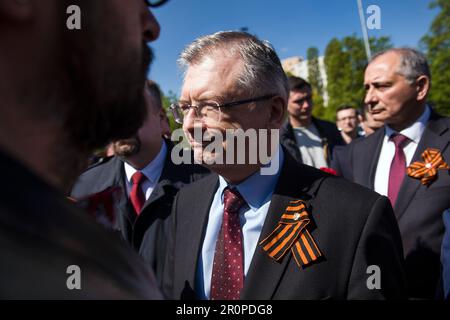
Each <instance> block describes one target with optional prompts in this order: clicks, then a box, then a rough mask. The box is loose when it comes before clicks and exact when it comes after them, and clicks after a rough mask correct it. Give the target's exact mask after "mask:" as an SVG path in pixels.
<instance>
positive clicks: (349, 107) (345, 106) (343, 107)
mask: <svg viewBox="0 0 450 320" xmlns="http://www.w3.org/2000/svg"><path fill="white" fill-rule="evenodd" d="M347 109H353V110H355V111H356V112H358V110H356V108H354V107H353V106H351V105H349V104H344V105H342V106H340V107H338V108H337V109H336V114H337V113H338V112H339V111H342V110H347Z"/></svg>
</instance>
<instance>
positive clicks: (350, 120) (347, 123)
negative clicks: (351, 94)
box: [336, 109, 358, 134]
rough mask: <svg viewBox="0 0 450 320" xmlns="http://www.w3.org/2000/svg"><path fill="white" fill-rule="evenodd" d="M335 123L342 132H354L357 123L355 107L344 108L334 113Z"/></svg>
mask: <svg viewBox="0 0 450 320" xmlns="http://www.w3.org/2000/svg"><path fill="white" fill-rule="evenodd" d="M336 125H337V126H338V128H340V129H341V130H342V131H343V132H344V133H347V134H350V133H353V132H355V130H356V126H357V125H358V118H357V116H356V110H355V109H344V110H341V111H339V112H338V113H337V114H336Z"/></svg>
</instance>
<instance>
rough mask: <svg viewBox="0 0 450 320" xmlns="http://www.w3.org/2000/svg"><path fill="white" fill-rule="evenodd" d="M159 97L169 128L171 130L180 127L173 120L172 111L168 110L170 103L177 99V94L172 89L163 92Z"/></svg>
mask: <svg viewBox="0 0 450 320" xmlns="http://www.w3.org/2000/svg"><path fill="white" fill-rule="evenodd" d="M161 98H162V103H163V108H164V110H165V111H166V115H167V118H168V119H169V125H170V130H171V131H173V130H175V129H178V128H180V127H181V125H180V124H178V123H176V122H175V120H174V118H173V115H172V112H171V111H170V104H171V103H173V102H175V101H177V100H178V97H177V95H176V94H175V93H174V92H173V91H171V90H169V93H168V94H167V95H165V94H164V93H163V94H162V95H161Z"/></svg>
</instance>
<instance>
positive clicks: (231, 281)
mask: <svg viewBox="0 0 450 320" xmlns="http://www.w3.org/2000/svg"><path fill="white" fill-rule="evenodd" d="M244 204H245V200H244V198H242V196H241V195H240V194H239V192H238V191H237V190H231V189H229V188H227V189H225V191H224V210H223V221H222V227H221V229H220V233H219V237H218V238H217V242H216V250H215V253H214V264H213V270H212V278H211V300H238V299H239V297H240V294H241V290H242V288H243V286H244V250H243V243H242V230H241V224H240V222H239V209H240V208H241V207H242V206H243V205H244Z"/></svg>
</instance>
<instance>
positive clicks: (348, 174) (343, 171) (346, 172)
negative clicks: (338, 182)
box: [330, 138, 364, 181]
mask: <svg viewBox="0 0 450 320" xmlns="http://www.w3.org/2000/svg"><path fill="white" fill-rule="evenodd" d="M361 139H364V138H361ZM348 150H349V148H347V145H345V146H336V147H334V150H333V159H332V160H331V165H330V167H331V168H332V169H334V170H336V172H337V174H338V175H339V176H342V177H344V178H346V179H347V180H350V181H353V178H352V171H351V165H350V157H349V155H348Z"/></svg>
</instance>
